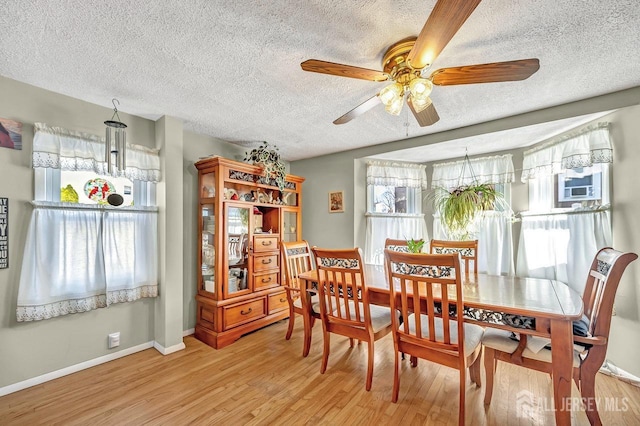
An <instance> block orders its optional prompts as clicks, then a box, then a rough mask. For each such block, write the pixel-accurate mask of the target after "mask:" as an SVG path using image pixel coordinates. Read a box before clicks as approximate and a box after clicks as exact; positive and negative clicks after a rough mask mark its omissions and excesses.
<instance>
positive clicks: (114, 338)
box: [109, 331, 120, 349]
mask: <svg viewBox="0 0 640 426" xmlns="http://www.w3.org/2000/svg"><path fill="white" fill-rule="evenodd" d="M117 346H120V332H119V331H118V332H116V333H111V334H109V349H112V348H115V347H117Z"/></svg>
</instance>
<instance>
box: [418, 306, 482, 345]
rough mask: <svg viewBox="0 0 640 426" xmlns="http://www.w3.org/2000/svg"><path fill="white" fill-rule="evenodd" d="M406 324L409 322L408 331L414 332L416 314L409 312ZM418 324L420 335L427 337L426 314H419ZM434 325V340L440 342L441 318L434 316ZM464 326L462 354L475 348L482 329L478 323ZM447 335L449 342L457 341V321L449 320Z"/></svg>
mask: <svg viewBox="0 0 640 426" xmlns="http://www.w3.org/2000/svg"><path fill="white" fill-rule="evenodd" d="M407 324H409V331H411V333H415V332H416V315H415V314H411V315H409V317H408V318H407ZM420 324H421V328H422V337H425V338H428V337H429V317H428V316H427V315H424V314H423V315H420ZM434 326H435V329H436V340H437V341H440V342H442V341H443V340H444V327H443V321H442V318H438V317H436V318H435V319H434ZM462 326H463V327H464V354H465V355H470V354H471V353H473V351H475V350H476V348H477V347H478V345H480V341H481V340H482V334H483V333H484V329H483V328H482V327H480V326H479V325H475V324H467V323H463V325H462ZM449 335H450V337H451V343H458V323H457V322H456V321H453V320H450V321H449Z"/></svg>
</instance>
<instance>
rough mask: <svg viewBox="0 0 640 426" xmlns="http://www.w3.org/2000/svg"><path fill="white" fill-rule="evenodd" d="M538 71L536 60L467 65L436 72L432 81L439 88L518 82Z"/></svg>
mask: <svg viewBox="0 0 640 426" xmlns="http://www.w3.org/2000/svg"><path fill="white" fill-rule="evenodd" d="M538 69H540V61H539V60H538V59H536V58H531V59H521V60H518V61H507V62H494V63H491V64H478V65H465V66H462V67H452V68H442V69H439V70H436V71H434V72H433V73H432V74H431V81H432V83H433V84H437V85H439V86H450V85H453V84H474V83H496V82H500V81H517V80H524V79H527V78H529V77H530V76H531V75H532V74H534V73H535V72H536V71H538Z"/></svg>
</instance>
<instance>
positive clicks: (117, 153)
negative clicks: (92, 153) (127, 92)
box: [104, 98, 127, 175]
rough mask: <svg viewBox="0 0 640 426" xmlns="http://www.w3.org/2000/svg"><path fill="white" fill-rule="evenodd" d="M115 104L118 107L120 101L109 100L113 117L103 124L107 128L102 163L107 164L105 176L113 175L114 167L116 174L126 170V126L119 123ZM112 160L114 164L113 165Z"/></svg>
mask: <svg viewBox="0 0 640 426" xmlns="http://www.w3.org/2000/svg"><path fill="white" fill-rule="evenodd" d="M116 102H117V103H118V105H120V101H118V100H117V99H116V98H113V99H112V100H111V103H112V104H113V116H112V117H111V120H107V121H105V122H104V124H105V126H107V128H106V133H105V149H104V157H105V158H104V161H105V162H106V163H107V174H109V175H111V174H113V169H114V167H115V169H116V171H117V172H118V173H117V174H120V172H122V171H123V170H125V169H126V168H127V132H126V131H125V129H126V128H127V125H126V124H124V123H123V122H122V121H120V116H119V115H118V107H116ZM112 130H113V132H112ZM112 133H113V134H112ZM114 158H115V164H113V159H114Z"/></svg>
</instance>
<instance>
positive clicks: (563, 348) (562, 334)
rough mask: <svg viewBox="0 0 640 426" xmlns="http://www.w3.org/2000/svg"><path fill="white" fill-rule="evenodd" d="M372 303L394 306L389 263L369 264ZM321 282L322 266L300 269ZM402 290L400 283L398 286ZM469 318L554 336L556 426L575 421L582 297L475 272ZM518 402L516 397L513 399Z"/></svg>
mask: <svg viewBox="0 0 640 426" xmlns="http://www.w3.org/2000/svg"><path fill="white" fill-rule="evenodd" d="M364 274H365V282H366V285H367V289H368V292H369V303H372V304H375V305H383V306H389V305H390V291H389V284H388V282H387V279H386V274H385V270H384V267H382V266H377V265H365V267H364ZM298 279H300V280H303V281H305V283H306V287H307V288H308V289H311V288H313V287H315V286H317V281H318V274H317V270H311V271H308V272H305V273H303V274H300V275H299V277H298ZM398 290H399V288H398ZM462 297H463V299H464V321H465V322H470V323H476V324H479V325H482V326H484V327H494V328H500V329H504V330H510V331H513V332H515V333H522V334H527V335H532V336H539V337H546V338H549V339H551V345H552V346H553V350H552V351H551V360H552V379H553V400H554V408H555V418H556V424H557V425H570V424H571V408H572V407H573V406H574V404H572V403H571V399H570V398H571V380H572V372H573V324H572V322H573V321H575V320H578V319H580V318H581V316H582V309H583V303H582V297H581V296H580V294H579V293H578V292H576V291H575V290H573V289H572V288H570V287H569V286H567V285H566V284H564V283H561V282H559V281H554V280H548V279H540V278H521V277H506V276H497V275H486V274H478V275H473V274H470V275H468V276H464V280H463V288H462ZM514 403H516V401H514Z"/></svg>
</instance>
